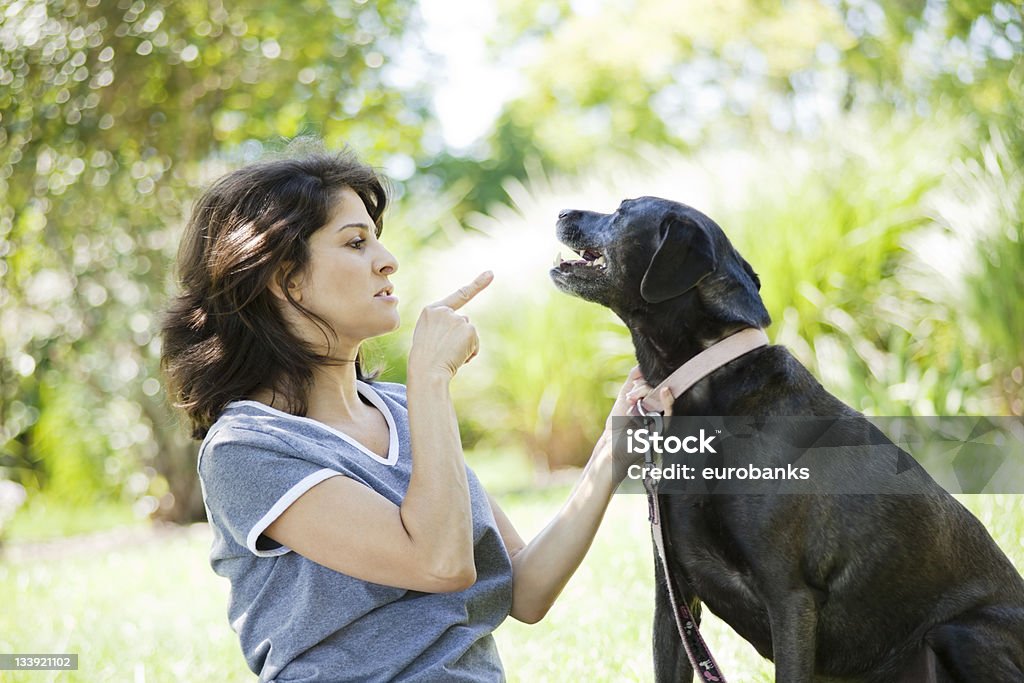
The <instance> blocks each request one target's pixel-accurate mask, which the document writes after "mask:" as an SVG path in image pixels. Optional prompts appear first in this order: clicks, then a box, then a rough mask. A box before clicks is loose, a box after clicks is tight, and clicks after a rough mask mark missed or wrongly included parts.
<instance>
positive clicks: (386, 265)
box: [377, 246, 398, 275]
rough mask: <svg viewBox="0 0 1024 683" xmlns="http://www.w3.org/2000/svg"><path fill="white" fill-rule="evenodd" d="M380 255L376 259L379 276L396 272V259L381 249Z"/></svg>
mask: <svg viewBox="0 0 1024 683" xmlns="http://www.w3.org/2000/svg"><path fill="white" fill-rule="evenodd" d="M381 252H382V253H381V255H380V256H379V257H378V259H377V272H378V273H380V274H381V275H391V274H392V273H395V272H396V271H397V270H398V259H396V258H395V256H394V254H392V253H391V252H390V251H388V250H387V249H385V248H384V247H383V246H382V247H381Z"/></svg>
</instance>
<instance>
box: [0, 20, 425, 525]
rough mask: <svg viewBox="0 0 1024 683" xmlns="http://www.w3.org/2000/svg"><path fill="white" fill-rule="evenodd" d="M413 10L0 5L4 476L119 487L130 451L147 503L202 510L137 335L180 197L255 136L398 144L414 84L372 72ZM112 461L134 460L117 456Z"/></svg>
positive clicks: (153, 295) (405, 139) (162, 271)
mask: <svg viewBox="0 0 1024 683" xmlns="http://www.w3.org/2000/svg"><path fill="white" fill-rule="evenodd" d="M413 9H414V6H413V3H412V2H411V0H386V1H382V2H374V3H333V2H330V3H329V2H326V1H325V0H304V1H303V2H272V3H232V4H225V3H221V2H213V3H208V2H196V1H192V0H188V1H184V2H177V1H175V2H171V1H169V0H152V1H150V2H141V1H139V2H127V1H126V0H121V1H120V2H117V1H111V2H106V1H104V2H99V1H98V0H88V1H84V2H78V1H76V0H67V1H65V0H19V1H17V2H4V3H2V5H0V45H2V46H3V49H2V50H0V258H2V260H0V275H3V286H2V288H0V311H2V313H0V338H2V339H3V342H2V343H3V347H2V348H0V425H2V427H0V448H2V452H3V460H2V461H0V467H3V468H4V471H5V472H7V473H8V474H7V476H10V477H13V478H14V479H15V480H21V481H24V482H25V483H27V484H29V485H30V486H32V487H33V488H35V487H39V486H44V485H48V484H50V485H53V486H54V489H55V493H60V494H61V495H63V493H64V492H67V491H68V490H75V491H82V492H83V493H82V494H81V495H83V496H88V495H90V494H89V493H88V492H90V491H92V492H94V491H95V490H96V489H97V488H105V487H112V488H113V490H114V491H115V492H116V491H118V490H120V489H122V488H123V486H124V485H125V482H126V481H127V477H129V476H130V475H131V474H132V472H133V471H135V470H137V469H138V464H139V462H142V463H146V464H150V465H152V466H154V467H155V470H151V475H150V478H151V479H152V480H153V483H152V486H151V487H149V488H150V489H151V490H149V491H148V493H149V494H151V495H153V496H156V497H158V498H160V500H159V504H160V506H161V507H160V510H161V514H164V515H167V516H170V517H176V518H180V519H188V518H197V517H201V516H202V506H201V505H200V504H199V501H198V495H197V494H198V490H197V488H196V486H195V476H194V464H193V463H194V455H195V453H194V451H195V445H194V444H191V443H190V442H188V441H187V440H186V439H185V438H184V437H183V435H182V432H181V430H180V429H179V426H178V424H177V422H176V420H175V419H174V418H173V417H172V416H171V415H170V412H169V410H168V406H167V404H166V398H165V396H164V393H163V390H162V387H161V383H160V380H159V375H158V371H157V359H158V356H159V340H158V339H157V338H156V337H155V336H154V335H155V332H156V330H157V328H158V326H159V315H160V311H161V310H162V308H163V306H164V303H165V301H166V298H167V296H168V293H169V292H170V291H171V289H172V287H173V285H172V274H171V273H170V266H171V264H172V262H173V258H174V255H175V252H176V250H177V241H178V235H179V233H180V227H181V224H182V221H183V219H184V216H185V214H186V213H187V210H188V206H189V204H190V203H191V202H192V200H194V198H195V197H196V195H197V194H198V191H199V188H200V186H201V185H202V184H204V183H206V182H208V181H209V180H210V179H211V178H212V177H213V176H215V175H217V174H219V173H221V172H223V171H224V170H227V168H228V167H229V166H231V165H233V164H236V163H238V162H240V161H244V160H247V159H251V158H253V157H255V156H257V155H258V154H259V152H260V150H261V147H262V144H261V143H262V142H263V141H271V140H273V139H279V138H281V137H288V136H293V135H296V134H298V133H301V132H305V131H313V132H316V133H318V134H320V135H321V136H322V137H323V138H324V139H325V141H326V142H327V144H328V145H331V146H338V145H340V144H341V143H343V142H348V143H351V144H352V145H353V146H354V147H355V148H356V149H357V150H359V152H360V153H361V154H363V155H364V157H365V158H366V159H367V160H368V161H370V162H371V163H376V164H380V163H382V162H387V161H388V160H389V159H390V157H391V155H392V154H394V153H396V152H397V151H398V150H402V151H403V152H404V153H405V154H407V155H411V154H415V153H416V152H417V150H418V149H420V146H421V145H422V143H423V138H424V135H425V122H426V120H427V100H426V96H425V85H424V86H423V87H421V86H419V85H413V86H410V87H407V88H405V89H402V90H399V89H395V88H390V87H388V83H389V79H391V78H392V77H393V76H394V74H395V68H396V67H395V65H394V64H393V62H394V60H395V58H396V57H395V56H396V54H397V53H398V51H399V41H400V40H401V41H404V42H403V44H404V45H409V40H411V39H410V38H406V37H405V31H406V28H407V26H409V25H412V24H414V23H415V16H414V14H413ZM295 27H301V30H295ZM125 460H131V461H133V463H134V464H133V465H132V466H125V467H120V466H118V464H117V463H118V462H120V463H121V464H125V463H124V461H125ZM111 462H113V463H114V464H112V465H111V464H109V463H111ZM157 471H159V473H160V475H159V476H158V475H157V474H156V472H157ZM72 480H74V481H78V480H81V481H80V483H81V486H82V488H81V489H79V488H77V487H76V486H73V485H72V484H71V481H72ZM60 482H64V483H60ZM136 488H137V487H136ZM57 489H59V491H58V490H57ZM142 493H147V491H146V487H143V488H142V489H141V490H137V491H135V493H134V494H133V495H139V494H142ZM166 493H170V496H167V495H165V494H166Z"/></svg>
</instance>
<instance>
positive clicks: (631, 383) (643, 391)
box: [599, 367, 674, 484]
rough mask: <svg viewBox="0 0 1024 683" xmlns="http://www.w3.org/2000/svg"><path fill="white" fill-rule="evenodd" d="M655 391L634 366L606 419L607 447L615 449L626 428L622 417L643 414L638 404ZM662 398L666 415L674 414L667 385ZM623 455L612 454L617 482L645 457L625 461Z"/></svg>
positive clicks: (604, 437) (604, 439) (605, 439)
mask: <svg viewBox="0 0 1024 683" xmlns="http://www.w3.org/2000/svg"><path fill="white" fill-rule="evenodd" d="M653 391H654V387H652V386H650V385H649V384H647V380H645V379H644V376H643V374H641V372H640V368H639V367H634V368H633V369H632V370H630V371H629V374H628V375H626V381H625V382H624V383H623V385H622V388H621V389H619V395H618V396H617V397H616V398H615V403H614V405H612V409H611V411H610V412H609V413H608V418H607V419H606V420H605V425H604V435H603V436H602V437H601V439H602V441H604V442H605V445H606V448H607V449H608V450H609V451H611V450H613V448H612V446H613V444H614V443H615V442H616V440H617V439H618V438H619V432H621V431H622V429H624V427H625V424H626V422H627V421H626V420H624V419H622V418H627V417H634V418H636V417H639V416H640V415H641V412H640V407H641V406H639V405H638V404H639V403H640V401H641V400H643V398H644V397H646V396H648V395H650V394H651V392H653ZM660 398H661V403H662V405H664V406H665V413H664V416H665V417H668V416H670V415H672V401H673V400H674V399H673V397H672V392H670V391H669V390H668V388H667V387H665V388H663V389H662V390H661V395H660ZM615 418H619V420H617V421H616V420H615ZM599 444H600V442H599ZM621 456H622V454H621V453H618V454H613V455H612V456H611V458H612V461H613V467H612V472H613V475H612V476H613V478H614V481H615V483H616V484H618V482H620V481H622V480H623V479H624V478H625V477H626V472H627V470H628V468H629V466H630V465H632V464H634V462H639V461H640V460H642V459H643V458H642V456H639V455H638V456H636V457H635V458H634V459H632V460H630V461H628V462H627V461H623V460H622V457H621Z"/></svg>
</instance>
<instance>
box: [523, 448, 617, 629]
mask: <svg viewBox="0 0 1024 683" xmlns="http://www.w3.org/2000/svg"><path fill="white" fill-rule="evenodd" d="M610 450H611V443H610V439H609V438H608V437H607V435H602V436H601V438H600V439H599V440H598V442H597V445H595V446H594V454H593V456H592V457H591V458H590V461H589V462H588V463H587V466H586V467H585V468H584V470H583V474H582V476H581V477H580V480H579V481H578V482H577V483H576V486H575V488H573V491H572V493H571V494H570V495H569V499H568V500H567V501H566V502H565V504H564V505H563V506H562V508H561V510H559V511H558V513H557V514H556V515H555V517H554V519H552V520H551V521H550V522H549V523H548V525H547V526H546V527H544V529H543V530H542V531H541V532H540V533H539V534H537V536H536V537H535V538H534V539H533V540H532V541H530V543H529V544H527V545H526V546H525V547H524V548H523V549H522V550H520V551H519V552H518V553H516V554H515V555H514V556H513V557H512V576H513V579H512V581H513V583H512V612H511V615H512V616H513V617H515V618H516V619H518V620H520V621H524V622H527V623H535V622H537V621H540V619H542V618H543V617H544V615H545V614H547V611H548V609H549V608H550V607H551V605H552V604H553V603H554V601H555V599H556V598H557V597H558V595H559V593H561V592H562V589H563V588H564V587H565V584H566V583H568V581H569V578H570V577H571V576H572V575H573V572H575V571H576V568H577V567H579V564H580V562H581V561H582V560H583V556H584V555H586V553H587V550H588V549H589V548H590V544H591V542H592V541H593V540H594V535H595V534H596V533H597V528H598V526H599V525H600V524H601V519H602V518H603V517H604V512H605V510H606V509H607V507H608V502H609V501H610V500H611V495H612V493H613V492H614V491H615V484H616V482H615V481H614V475H613V467H612V458H611V453H610Z"/></svg>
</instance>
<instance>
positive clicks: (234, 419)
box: [199, 400, 297, 459]
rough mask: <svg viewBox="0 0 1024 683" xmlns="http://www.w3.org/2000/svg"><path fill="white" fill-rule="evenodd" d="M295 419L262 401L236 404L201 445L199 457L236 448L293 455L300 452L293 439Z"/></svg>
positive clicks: (212, 426) (211, 429) (217, 421)
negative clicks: (294, 452)
mask: <svg viewBox="0 0 1024 683" xmlns="http://www.w3.org/2000/svg"><path fill="white" fill-rule="evenodd" d="M293 420H294V416H291V415H288V414H286V413H282V412H281V411H279V410H277V409H275V408H271V407H270V406H268V405H266V404H263V403H260V402H259V401H252V400H241V401H232V402H231V403H229V404H228V405H227V406H225V408H224V410H223V411H222V412H221V414H220V416H219V417H218V418H217V420H216V421H215V422H214V423H213V424H212V425H211V426H210V429H209V431H207V433H206V437H205V438H204V439H203V441H202V443H201V444H200V446H199V457H200V459H202V456H203V454H204V453H209V452H212V451H215V450H217V451H224V450H230V449H232V448H234V447H241V448H247V449H251V448H258V449H261V450H272V451H280V452H283V453H291V452H293V451H295V450H297V449H296V444H295V443H294V439H292V438H290V437H291V436H292V432H293V431H294V425H293V422H292V421H293Z"/></svg>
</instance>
